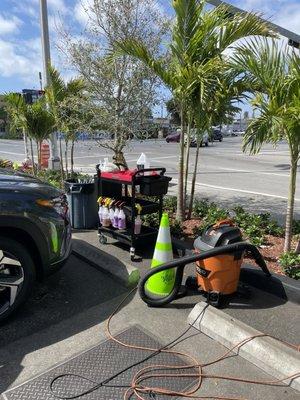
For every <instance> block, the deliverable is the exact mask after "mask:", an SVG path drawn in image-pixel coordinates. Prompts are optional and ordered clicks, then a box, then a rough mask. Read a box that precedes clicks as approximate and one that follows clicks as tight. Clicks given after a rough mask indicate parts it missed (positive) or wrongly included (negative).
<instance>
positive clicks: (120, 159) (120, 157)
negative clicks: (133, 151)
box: [113, 149, 128, 171]
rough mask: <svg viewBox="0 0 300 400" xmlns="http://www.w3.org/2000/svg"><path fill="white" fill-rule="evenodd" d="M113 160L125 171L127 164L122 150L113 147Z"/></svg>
mask: <svg viewBox="0 0 300 400" xmlns="http://www.w3.org/2000/svg"><path fill="white" fill-rule="evenodd" d="M113 162H114V164H115V165H116V166H117V167H118V168H119V169H120V170H121V171H122V170H123V171H126V170H127V169H128V165H127V162H126V160H125V157H124V153H123V151H122V150H116V149H114V155H113Z"/></svg>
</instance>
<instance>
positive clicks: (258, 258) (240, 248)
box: [139, 242, 271, 307]
mask: <svg viewBox="0 0 300 400" xmlns="http://www.w3.org/2000/svg"><path fill="white" fill-rule="evenodd" d="M244 251H247V252H248V253H251V255H252V257H253V258H254V260H255V262H256V264H257V265H258V266H259V267H260V268H261V269H262V271H263V272H264V273H265V275H266V276H271V274H270V272H269V270H268V267H267V265H266V263H265V260H264V259H263V257H262V255H261V254H260V252H259V251H258V249H257V248H256V247H255V246H254V245H253V244H251V243H247V242H238V243H234V244H229V245H227V246H221V247H215V248H213V249H211V250H207V251H203V252H201V253H197V254H194V255H192V256H187V257H182V258H180V259H177V260H173V261H170V262H168V263H165V264H162V265H160V266H158V267H155V268H152V269H151V270H150V271H148V272H147V273H146V275H145V276H144V277H143V278H142V279H141V280H140V283H139V294H140V296H141V299H142V300H143V301H144V302H145V303H147V304H148V305H149V306H152V307H161V306H163V305H165V304H168V303H170V302H171V301H173V300H174V299H175V298H176V297H177V295H178V293H179V290H180V287H181V283H182V277H183V270H184V268H185V266H186V265H187V264H190V263H194V262H196V261H200V260H204V259H207V258H211V257H216V256H219V255H222V254H231V253H235V252H244ZM172 268H176V269H177V271H176V276H175V283H174V287H173V289H172V291H171V292H170V294H168V295H167V296H164V297H161V298H155V297H150V296H149V295H147V293H146V291H145V284H146V282H147V280H148V279H149V278H151V276H153V275H155V274H157V273H158V272H162V271H166V270H168V269H172Z"/></svg>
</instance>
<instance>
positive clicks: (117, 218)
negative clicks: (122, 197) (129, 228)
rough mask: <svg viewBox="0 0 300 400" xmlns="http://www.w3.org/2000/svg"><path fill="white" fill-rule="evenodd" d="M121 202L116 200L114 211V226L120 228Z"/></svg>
mask: <svg viewBox="0 0 300 400" xmlns="http://www.w3.org/2000/svg"><path fill="white" fill-rule="evenodd" d="M118 205H119V202H116V204H115V212H114V222H113V227H114V228H118V227H119V212H120V210H119V207H118Z"/></svg>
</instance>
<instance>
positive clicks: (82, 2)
mask: <svg viewBox="0 0 300 400" xmlns="http://www.w3.org/2000/svg"><path fill="white" fill-rule="evenodd" d="M91 4H92V2H91V0H78V1H77V3H76V5H75V7H74V16H75V18H76V20H77V21H78V22H79V23H80V24H81V25H82V26H84V27H85V26H86V25H87V23H88V21H89V14H88V11H87V10H88V9H89V8H90V7H91Z"/></svg>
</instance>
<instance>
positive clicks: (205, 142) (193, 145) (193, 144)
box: [190, 133, 209, 147]
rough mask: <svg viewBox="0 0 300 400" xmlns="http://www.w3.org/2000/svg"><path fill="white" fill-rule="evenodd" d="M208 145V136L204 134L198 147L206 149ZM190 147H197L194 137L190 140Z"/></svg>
mask: <svg viewBox="0 0 300 400" xmlns="http://www.w3.org/2000/svg"><path fill="white" fill-rule="evenodd" d="M208 144H209V135H208V133H204V134H203V136H202V139H201V141H200V146H201V147H202V146H203V145H204V146H205V147H207V146H208ZM190 146H191V147H197V137H196V135H193V136H192V139H191V141H190Z"/></svg>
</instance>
